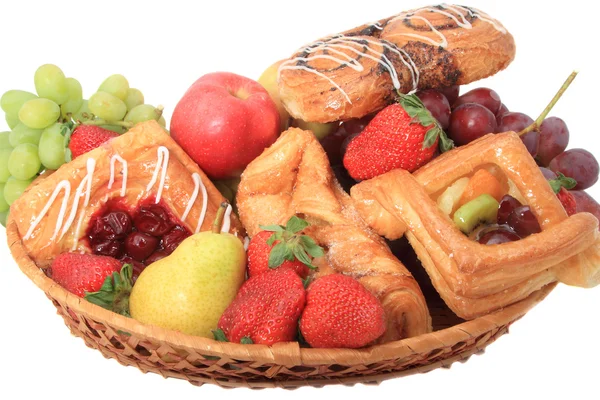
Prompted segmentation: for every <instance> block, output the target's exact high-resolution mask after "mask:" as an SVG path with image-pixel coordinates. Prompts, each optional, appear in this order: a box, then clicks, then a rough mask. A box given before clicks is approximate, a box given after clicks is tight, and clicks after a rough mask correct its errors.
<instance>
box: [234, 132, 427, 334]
mask: <svg viewBox="0 0 600 400" xmlns="http://www.w3.org/2000/svg"><path fill="white" fill-rule="evenodd" d="M236 200H237V206H238V210H239V215H240V219H241V220H242V222H243V224H244V226H245V227H246V230H247V232H248V234H249V235H250V236H252V235H254V234H256V233H257V232H258V231H259V230H260V229H259V225H269V224H285V222H286V221H287V220H288V219H289V218H290V217H291V216H293V215H295V214H298V215H300V216H302V217H303V218H305V219H306V220H307V221H308V222H309V223H310V224H311V225H310V226H309V227H308V228H307V230H306V234H308V235H310V236H312V237H313V238H314V239H315V241H316V242H317V243H318V244H319V245H321V246H322V247H324V248H325V249H326V256H325V257H323V258H320V259H317V260H315V263H316V264H317V265H319V272H318V274H327V273H331V272H339V273H343V274H346V275H350V276H352V277H354V278H355V279H357V280H358V281H359V282H361V283H362V284H363V285H364V286H365V287H366V288H367V289H368V290H369V291H371V293H373V294H374V295H375V296H377V297H378V298H379V299H380V301H381V302H382V305H383V307H384V309H385V312H386V317H387V330H386V333H385V334H384V336H383V337H382V338H381V339H380V341H382V342H388V341H393V340H398V339H402V338H406V337H411V336H416V335H420V334H422V333H426V332H429V331H430V330H431V318H430V316H429V311H428V309H427V305H426V303H425V299H424V297H423V294H422V293H421V290H420V288H419V286H418V284H417V282H416V281H415V279H414V278H413V277H412V275H411V274H410V272H408V270H407V269H406V268H405V267H404V265H402V263H400V261H398V260H397V259H396V258H395V257H394V256H393V255H392V253H391V251H390V250H389V248H388V247H387V246H386V244H385V243H384V241H383V240H382V239H381V238H380V237H379V236H377V235H375V234H374V233H373V232H371V231H370V230H369V229H368V228H367V227H366V225H365V224H364V222H363V221H362V220H361V218H360V217H359V215H358V214H357V212H356V210H355V208H354V206H353V202H352V199H351V198H350V197H349V196H348V195H347V194H346V193H345V192H344V191H343V189H342V188H341V187H340V185H339V184H338V182H337V181H336V179H335V177H334V175H333V172H332V170H331V167H330V166H329V162H328V160H327V156H326V154H325V152H324V150H323V148H322V147H321V145H320V144H319V142H318V141H317V139H316V138H315V137H314V135H313V134H312V133H310V132H308V131H303V130H300V129H295V128H292V129H289V130H288V131H286V132H284V133H283V134H282V135H281V137H280V138H279V139H278V140H277V142H275V144H273V145H272V146H271V147H270V148H268V149H267V150H265V151H264V152H263V154H262V155H261V156H259V157H258V158H257V159H255V160H254V161H253V162H252V163H250V165H248V167H247V168H246V170H245V171H244V173H243V175H242V179H241V183H240V185H239V189H238V193H237V198H236Z"/></svg>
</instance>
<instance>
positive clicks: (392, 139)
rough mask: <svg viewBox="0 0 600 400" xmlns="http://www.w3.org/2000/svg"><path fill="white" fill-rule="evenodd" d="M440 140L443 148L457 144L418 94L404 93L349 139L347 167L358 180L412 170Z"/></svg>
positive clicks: (427, 160)
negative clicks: (400, 169)
mask: <svg viewBox="0 0 600 400" xmlns="http://www.w3.org/2000/svg"><path fill="white" fill-rule="evenodd" d="M438 143H439V145H440V146H439V147H440V150H441V151H442V152H444V151H447V150H450V149H451V148H452V147H453V146H454V145H453V143H452V141H451V140H450V139H448V137H447V136H446V134H445V133H444V131H443V130H442V128H441V127H440V125H439V123H438V122H437V121H436V120H435V119H434V118H433V117H432V115H431V113H430V112H429V111H428V110H427V109H426V108H425V106H424V105H423V103H422V102H421V100H419V98H418V97H417V96H416V95H401V96H400V99H399V101H398V103H395V104H392V105H389V106H387V107H386V108H384V109H383V110H381V111H380V112H379V113H378V114H377V115H376V116H375V118H373V119H372V120H371V122H369V124H368V125H367V126H366V127H365V129H364V130H363V131H362V133H361V134H359V135H358V136H356V137H355V138H354V139H353V140H352V141H350V143H349V144H348V148H347V149H346V153H345V155H344V167H346V169H347V170H348V173H349V174H350V176H351V177H352V178H354V179H355V180H365V179H371V178H374V177H376V176H378V175H381V174H383V173H386V172H388V171H391V170H393V169H396V168H402V169H405V170H407V171H409V172H413V171H415V170H416V169H417V168H419V167H421V166H422V165H425V164H426V163H427V162H429V161H430V160H431V159H432V158H433V156H434V154H435V152H436V149H437V147H438Z"/></svg>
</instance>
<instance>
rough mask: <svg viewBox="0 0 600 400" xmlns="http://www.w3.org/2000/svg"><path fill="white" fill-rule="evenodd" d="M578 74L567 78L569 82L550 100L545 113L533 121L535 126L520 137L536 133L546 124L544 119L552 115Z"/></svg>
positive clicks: (522, 132)
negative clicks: (532, 132) (551, 112)
mask: <svg viewBox="0 0 600 400" xmlns="http://www.w3.org/2000/svg"><path fill="white" fill-rule="evenodd" d="M577 74H578V72H577V71H573V72H571V75H569V77H568V78H567V80H566V81H565V83H563V85H562V86H561V87H560V89H559V90H558V92H556V94H555V95H554V97H553V98H552V100H550V103H548V105H547V106H546V108H544V111H542V113H541V114H540V116H539V117H538V118H537V119H536V120H535V121H533V124H531V125H529V126H528V127H527V128H525V129H523V130H522V131H521V132H519V133H518V135H519V136H523V135H524V134H526V133H529V132H531V131H534V130H536V129H538V128H539V127H540V125H541V124H542V122H544V119H546V116H547V115H548V114H549V113H550V111H551V110H552V108H553V107H554V106H555V105H556V103H557V102H558V100H559V99H560V98H561V96H562V95H563V93H565V91H566V90H567V88H568V87H569V86H570V85H571V83H572V82H573V80H574V79H575V77H576V76H577Z"/></svg>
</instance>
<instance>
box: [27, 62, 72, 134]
mask: <svg viewBox="0 0 600 400" xmlns="http://www.w3.org/2000/svg"><path fill="white" fill-rule="evenodd" d="M33 80H34V82H35V90H36V91H37V94H38V95H39V96H40V97H43V98H46V99H48V100H52V101H53V102H55V103H56V104H63V103H64V102H65V101H67V99H68V98H69V87H68V86H67V80H66V78H65V74H64V73H63V72H62V70H61V69H60V68H58V67H57V66H56V65H53V64H45V65H42V66H41V67H39V68H38V69H37V71H35V76H34V79H33ZM53 122H54V121H53Z"/></svg>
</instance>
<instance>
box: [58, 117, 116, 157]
mask: <svg viewBox="0 0 600 400" xmlns="http://www.w3.org/2000/svg"><path fill="white" fill-rule="evenodd" d="M117 136H119V134H118V133H116V132H113V131H109V130H108V129H104V128H101V127H99V126H94V125H79V126H78V127H77V128H75V130H74V131H73V133H72V134H71V137H70V141H69V150H71V158H73V159H74V158H77V157H79V156H80V155H82V154H85V153H87V152H88V151H91V150H94V149H95V148H96V147H100V145H101V144H102V143H105V142H107V141H109V140H110V139H112V138H114V137H117Z"/></svg>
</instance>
